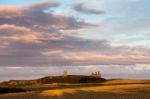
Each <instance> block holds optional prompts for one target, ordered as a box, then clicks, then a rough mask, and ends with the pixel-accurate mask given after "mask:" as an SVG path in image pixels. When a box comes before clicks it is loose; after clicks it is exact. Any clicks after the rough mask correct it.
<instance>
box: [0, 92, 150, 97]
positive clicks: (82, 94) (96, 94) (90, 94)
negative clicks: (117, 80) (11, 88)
mask: <svg viewBox="0 0 150 99" xmlns="http://www.w3.org/2000/svg"><path fill="white" fill-rule="evenodd" d="M0 99H150V95H149V94H144V93H142V94H139V93H138V94H135V93H134V94H115V93H104V92H100V93H99V92H84V91H78V92H77V93H75V94H68V93H65V94H63V95H61V96H42V95H40V93H27V94H18V95H0Z"/></svg>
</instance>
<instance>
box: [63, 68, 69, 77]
mask: <svg viewBox="0 0 150 99" xmlns="http://www.w3.org/2000/svg"><path fill="white" fill-rule="evenodd" d="M67 76H68V71H67V70H64V73H63V78H66V77H67Z"/></svg>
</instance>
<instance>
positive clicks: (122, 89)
mask: <svg viewBox="0 0 150 99" xmlns="http://www.w3.org/2000/svg"><path fill="white" fill-rule="evenodd" d="M140 88H142V89H145V88H150V85H144V84H134V85H112V86H96V87H82V88H67V89H55V90H47V91H43V92H42V93H41V95H43V96H61V95H63V94H65V93H68V94H74V93H76V92H78V91H84V92H108V93H117V94H123V93H131V92H130V90H133V89H140Z"/></svg>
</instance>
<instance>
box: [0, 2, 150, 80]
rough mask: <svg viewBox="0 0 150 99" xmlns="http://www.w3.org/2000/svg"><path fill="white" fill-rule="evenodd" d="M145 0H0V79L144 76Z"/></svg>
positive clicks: (148, 22) (148, 55) (149, 40)
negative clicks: (65, 73)
mask: <svg viewBox="0 0 150 99" xmlns="http://www.w3.org/2000/svg"><path fill="white" fill-rule="evenodd" d="M149 4H150V0H0V81H3V80H10V79H33V78H38V77H42V76H47V75H60V74H62V72H63V70H68V71H69V72H70V74H86V75H87V74H90V73H91V72H93V71H101V72H102V75H103V76H104V77H106V78H134V79H150V76H148V75H150V47H149V45H150V7H149Z"/></svg>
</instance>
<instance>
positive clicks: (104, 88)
mask: <svg viewBox="0 0 150 99" xmlns="http://www.w3.org/2000/svg"><path fill="white" fill-rule="evenodd" d="M48 86H49V87H48ZM41 87H42V86H40V85H38V86H37V89H38V88H41ZM32 88H33V89H34V90H31V89H32ZM32 88H31V87H30V90H31V91H28V92H23V93H9V94H1V95H0V99H150V81H148V80H147V81H146V80H119V79H118V80H117V79H116V80H108V81H107V82H105V83H103V84H77V85H76V84H46V85H44V86H43V87H42V89H41V90H35V89H36V86H32ZM26 89H29V87H26Z"/></svg>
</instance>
